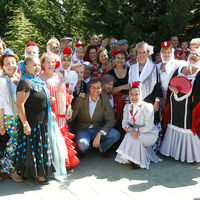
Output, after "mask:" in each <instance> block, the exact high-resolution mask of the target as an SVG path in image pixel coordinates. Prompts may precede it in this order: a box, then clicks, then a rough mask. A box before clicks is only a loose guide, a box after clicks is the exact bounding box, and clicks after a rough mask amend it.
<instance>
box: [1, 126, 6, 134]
mask: <svg viewBox="0 0 200 200" xmlns="http://www.w3.org/2000/svg"><path fill="white" fill-rule="evenodd" d="M5 133H6V128H5V125H1V126H0V135H4V134H5Z"/></svg>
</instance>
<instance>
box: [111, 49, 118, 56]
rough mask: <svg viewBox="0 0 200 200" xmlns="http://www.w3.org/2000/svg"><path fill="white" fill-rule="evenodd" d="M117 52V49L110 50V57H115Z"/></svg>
mask: <svg viewBox="0 0 200 200" xmlns="http://www.w3.org/2000/svg"><path fill="white" fill-rule="evenodd" d="M117 52H118V50H117V49H113V50H112V53H111V54H110V55H111V56H115V55H116V53H117Z"/></svg>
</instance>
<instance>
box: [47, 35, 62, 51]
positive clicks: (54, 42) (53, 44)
mask: <svg viewBox="0 0 200 200" xmlns="http://www.w3.org/2000/svg"><path fill="white" fill-rule="evenodd" d="M47 52H52V53H54V54H56V55H59V53H60V42H59V41H58V39H56V38H51V39H50V40H49V41H48V42H47Z"/></svg>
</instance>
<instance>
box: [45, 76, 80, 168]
mask: <svg viewBox="0 0 200 200" xmlns="http://www.w3.org/2000/svg"><path fill="white" fill-rule="evenodd" d="M59 79H60V84H59V85H58V86H51V85H49V84H47V88H48V89H49V91H50V94H51V96H53V97H55V99H56V102H55V104H54V105H53V106H52V111H53V112H54V114H55V116H56V120H57V123H58V127H59V129H60V132H61V134H62V136H63V138H64V141H65V145H66V148H67V155H66V158H65V165H66V167H67V168H71V167H74V166H75V165H77V164H78V163H79V162H80V161H79V159H78V158H77V157H76V155H77V152H76V150H75V147H76V143H75V142H73V141H72V139H73V138H74V137H75V135H74V134H72V133H70V132H69V131H68V124H67V120H66V117H65V111H66V106H69V105H70V104H71V102H72V98H73V97H72V96H71V95H70V94H69V93H68V92H67V91H66V84H65V81H64V79H63V77H62V75H61V74H59Z"/></svg>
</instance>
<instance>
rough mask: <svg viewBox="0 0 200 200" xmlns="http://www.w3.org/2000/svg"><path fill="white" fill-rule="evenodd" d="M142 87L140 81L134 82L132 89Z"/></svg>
mask: <svg viewBox="0 0 200 200" xmlns="http://www.w3.org/2000/svg"><path fill="white" fill-rule="evenodd" d="M139 86H140V83H139V82H138V81H134V82H133V83H132V87H139Z"/></svg>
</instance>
